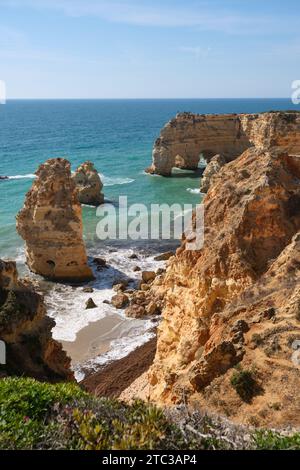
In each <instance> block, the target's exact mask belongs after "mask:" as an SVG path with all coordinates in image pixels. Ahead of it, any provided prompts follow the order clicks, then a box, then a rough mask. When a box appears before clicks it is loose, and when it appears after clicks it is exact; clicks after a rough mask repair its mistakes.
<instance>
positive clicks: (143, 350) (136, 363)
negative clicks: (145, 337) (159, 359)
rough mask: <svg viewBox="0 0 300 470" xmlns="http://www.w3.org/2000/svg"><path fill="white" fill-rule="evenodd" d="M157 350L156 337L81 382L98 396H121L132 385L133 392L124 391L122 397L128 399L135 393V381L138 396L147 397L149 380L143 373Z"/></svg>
mask: <svg viewBox="0 0 300 470" xmlns="http://www.w3.org/2000/svg"><path fill="white" fill-rule="evenodd" d="M155 351H156V337H155V338H153V339H151V340H150V341H148V342H147V343H145V344H143V345H142V346H140V347H138V348H136V349H135V350H134V351H132V352H131V353H130V354H128V356H126V357H124V358H123V359H119V360H118V361H115V362H112V363H110V364H108V365H106V366H104V367H103V369H102V370H100V371H98V372H96V373H94V374H91V375H90V376H89V377H87V378H85V379H84V380H83V381H82V382H81V384H82V385H83V387H84V388H85V389H86V390H88V391H89V392H91V393H94V394H95V395H96V396H105V397H119V396H120V395H121V393H122V392H123V391H124V390H126V389H127V388H128V387H129V386H131V393H130V394H129V393H128V394H127V395H128V396H126V394H125V392H124V395H123V397H122V399H124V400H127V399H130V398H132V396H133V395H134V392H133V390H132V386H133V383H135V385H136V391H137V392H138V393H137V396H139V397H144V399H146V395H147V391H146V385H147V381H146V379H145V377H146V376H145V375H143V374H145V372H146V371H147V370H148V369H149V367H150V365H151V364H152V362H153V359H154V355H155ZM141 376H142V378H141ZM135 381H136V382H135ZM133 388H134V387H133ZM129 395H130V397H129Z"/></svg>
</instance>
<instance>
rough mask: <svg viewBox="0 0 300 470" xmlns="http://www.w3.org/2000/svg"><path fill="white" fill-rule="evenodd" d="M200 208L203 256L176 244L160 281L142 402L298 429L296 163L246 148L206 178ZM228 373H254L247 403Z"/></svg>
mask: <svg viewBox="0 0 300 470" xmlns="http://www.w3.org/2000/svg"><path fill="white" fill-rule="evenodd" d="M295 139H296V137H295ZM204 207H205V240H204V246H203V248H202V249H201V250H199V251H188V250H186V249H185V241H183V244H182V247H181V248H180V249H179V250H178V252H177V256H176V257H175V258H172V259H171V261H170V266H169V268H168V270H167V274H166V276H165V280H164V286H165V288H166V307H165V309H164V311H163V320H162V322H161V324H160V326H159V329H158V346H157V352H156V356H155V360H154V364H153V366H152V367H151V369H150V372H149V380H150V384H151V392H150V397H151V399H152V400H154V401H157V402H160V403H169V404H170V403H178V402H182V401H183V402H189V403H191V404H194V406H196V407H199V406H200V407H202V409H203V408H204V409H210V410H212V411H217V412H219V413H223V414H226V415H228V416H230V417H231V418H232V419H236V420H238V421H242V422H247V423H248V424H249V423H250V424H255V425H263V424H268V425H280V424H288V423H289V424H297V425H299V424H300V400H299V389H300V360H299V361H298V359H297V357H298V356H297V351H296V349H297V348H296V346H297V344H298V343H295V341H296V340H300V314H299V306H300V289H299V273H300V271H299V268H300V157H297V156H292V155H288V154H287V153H285V152H282V151H280V150H278V149H277V150H276V149H272V150H271V149H269V150H268V149H258V148H249V149H248V150H246V151H245V152H244V153H243V154H242V155H241V156H240V157H239V158H237V159H236V160H235V161H233V162H231V163H228V164H226V165H225V166H223V167H222V168H221V169H220V171H219V173H218V174H217V175H215V176H214V178H213V184H212V185H211V187H210V189H209V191H208V193H207V195H206V197H205V200H204ZM295 345H296V346H295ZM295 348H296V349H295ZM236 366H237V367H238V368H239V370H240V371H243V370H251V371H252V372H253V377H254V378H255V387H254V388H255V389H254V390H253V397H251V400H244V399H242V398H241V397H240V396H239V395H238V393H237V391H236V389H235V388H234V387H233V385H232V383H231V380H232V376H233V372H234V370H235V369H234V368H235V367H236ZM252 386H253V384H252Z"/></svg>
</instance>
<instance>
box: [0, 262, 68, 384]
mask: <svg viewBox="0 0 300 470" xmlns="http://www.w3.org/2000/svg"><path fill="white" fill-rule="evenodd" d="M54 326H55V322H54V320H52V319H50V318H49V317H47V316H46V309H45V305H44V302H43V298H42V296H41V295H39V294H37V293H36V292H35V291H34V289H33V287H32V286H31V285H30V284H29V283H28V282H25V281H22V280H19V279H18V273H17V269H16V264H15V262H13V261H2V260H0V340H2V341H4V342H5V348H6V364H4V365H2V366H1V375H2V376H3V375H18V376H24V375H25V376H29V377H35V378H37V379H40V380H48V381H60V380H72V379H73V373H72V371H71V370H70V362H71V360H70V359H69V358H68V357H67V356H66V354H65V352H64V351H63V350H62V347H61V345H60V343H58V342H57V341H55V340H53V338H52V336H51V330H52V328H53V327H54Z"/></svg>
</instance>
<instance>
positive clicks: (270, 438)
mask: <svg viewBox="0 0 300 470" xmlns="http://www.w3.org/2000/svg"><path fill="white" fill-rule="evenodd" d="M254 442H255V447H256V449H257V450H266V449H268V450H300V433H296V434H293V435H292V436H283V435H282V434H279V433H276V432H274V431H266V430H263V431H256V432H255V434H254Z"/></svg>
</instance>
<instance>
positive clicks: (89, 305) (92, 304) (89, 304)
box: [85, 297, 97, 310]
mask: <svg viewBox="0 0 300 470" xmlns="http://www.w3.org/2000/svg"><path fill="white" fill-rule="evenodd" d="M85 308H86V310H88V309H90V308H97V305H96V304H95V302H94V301H93V299H92V298H91V297H90V298H89V299H88V300H87V301H86V303H85Z"/></svg>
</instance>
